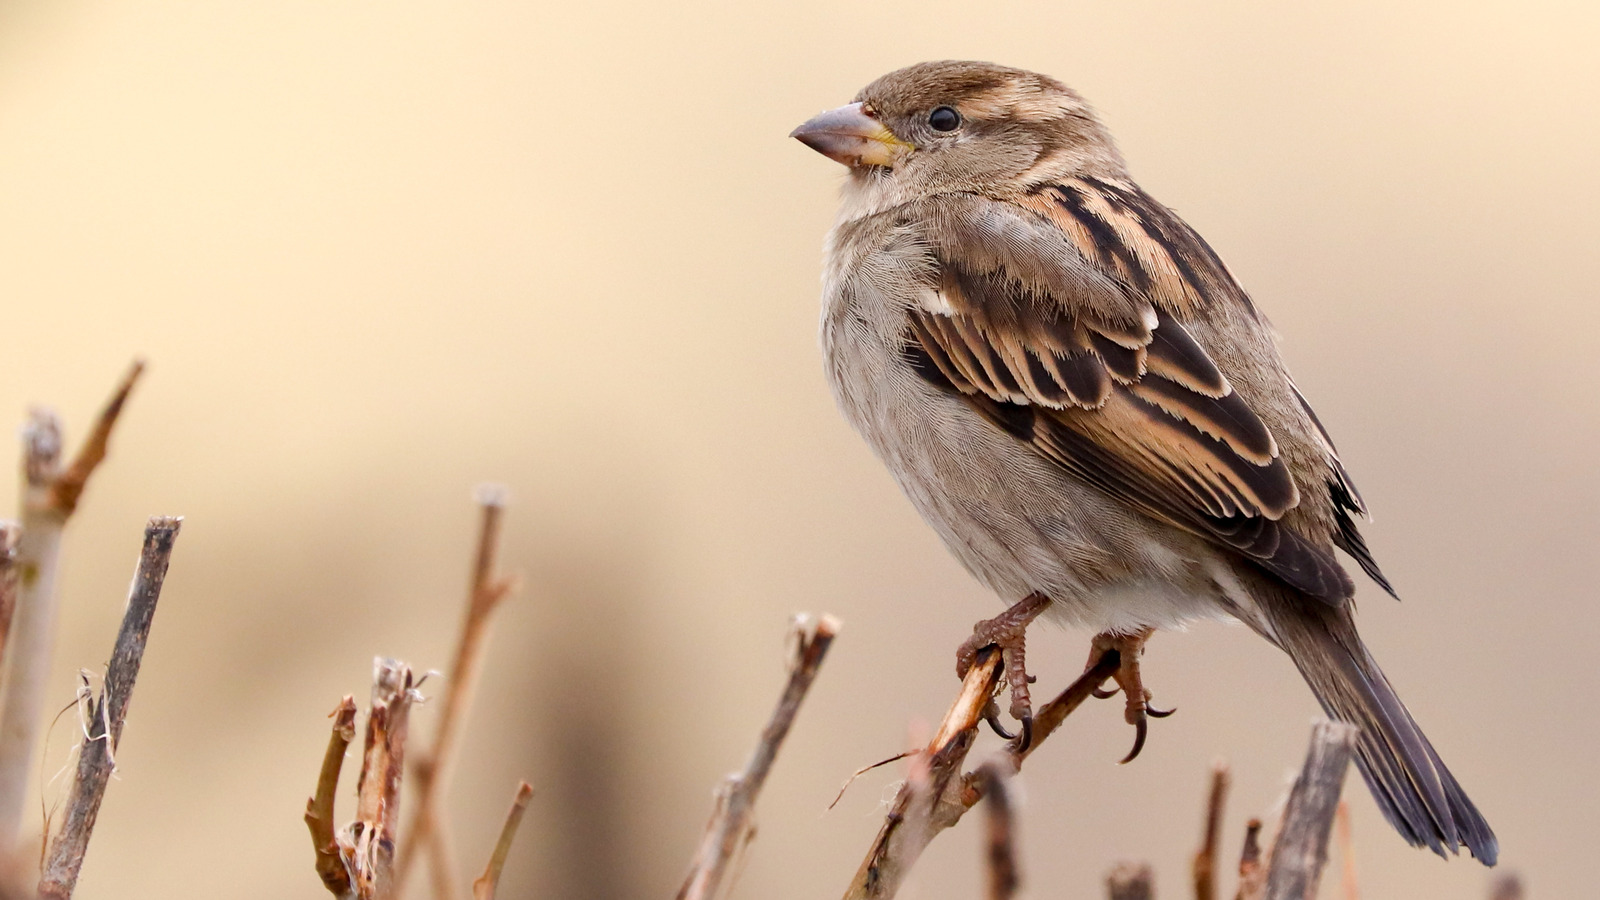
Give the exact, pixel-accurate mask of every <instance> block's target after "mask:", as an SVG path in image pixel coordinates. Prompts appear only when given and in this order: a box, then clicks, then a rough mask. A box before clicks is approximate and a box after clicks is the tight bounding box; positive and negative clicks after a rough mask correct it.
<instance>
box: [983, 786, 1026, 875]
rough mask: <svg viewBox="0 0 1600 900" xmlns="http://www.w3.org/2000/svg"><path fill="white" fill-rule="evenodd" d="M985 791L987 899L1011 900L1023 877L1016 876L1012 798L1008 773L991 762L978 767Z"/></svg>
mask: <svg viewBox="0 0 1600 900" xmlns="http://www.w3.org/2000/svg"><path fill="white" fill-rule="evenodd" d="M978 777H979V779H981V783H982V785H983V793H984V796H985V797H986V798H988V803H987V804H985V805H986V806H987V807H988V810H989V815H988V816H987V821H988V826H989V827H988V834H987V838H988V840H987V841H985V850H986V852H985V854H984V856H985V859H986V860H987V862H988V866H987V869H988V872H989V892H988V894H987V897H988V900H1010V898H1011V897H1012V896H1013V895H1014V894H1016V892H1017V886H1018V885H1019V884H1020V883H1021V879H1020V878H1019V877H1018V875H1017V850H1016V839H1015V835H1014V829H1013V828H1012V818H1011V798H1010V796H1009V795H1008V794H1007V792H1006V784H1005V781H1006V776H1005V775H1004V774H1003V773H1002V772H1001V771H1000V767H999V766H997V765H995V764H994V763H992V762H989V763H985V764H984V765H983V766H982V767H981V768H979V769H978Z"/></svg>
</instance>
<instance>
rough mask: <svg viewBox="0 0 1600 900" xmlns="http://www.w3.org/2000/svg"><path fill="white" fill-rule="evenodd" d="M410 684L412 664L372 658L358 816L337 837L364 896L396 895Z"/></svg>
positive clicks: (411, 696)
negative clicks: (395, 852) (396, 867)
mask: <svg viewBox="0 0 1600 900" xmlns="http://www.w3.org/2000/svg"><path fill="white" fill-rule="evenodd" d="M412 685H413V681H412V677H411V667H410V666H407V665H406V664H405V663H403V662H400V661H399V660H396V659H384V658H382V657H379V658H378V659H375V660H373V662H372V705H371V708H370V709H369V710H368V712H367V733H366V739H365V741H364V743H363V745H362V755H361V782H360V786H359V788H358V793H357V796H356V818H355V821H353V822H351V823H350V824H349V825H346V826H345V827H344V830H343V832H342V833H341V834H340V835H339V850H340V853H341V854H342V855H343V857H344V862H345V866H346V868H348V869H349V871H350V880H351V882H352V884H353V885H354V887H355V892H356V896H357V897H359V898H361V900H377V898H386V897H390V896H392V895H393V885H394V846H395V845H394V841H395V834H396V832H397V831H398V826H399V824H400V781H401V777H402V774H403V773H404V771H405V745H406V730H407V725H408V724H409V722H410V718H411V702H412V700H414V699H415V697H416V692H415V691H414V690H412Z"/></svg>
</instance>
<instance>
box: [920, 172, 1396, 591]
mask: <svg viewBox="0 0 1600 900" xmlns="http://www.w3.org/2000/svg"><path fill="white" fill-rule="evenodd" d="M962 202H963V203H964V204H965V206H961V205H959V204H958V209H957V211H956V212H954V213H953V212H950V211H946V213H945V218H944V219H943V220H941V222H942V225H943V226H944V228H943V230H942V231H941V235H942V236H939V235H935V236H930V237H929V238H928V239H927V240H926V243H927V244H928V246H929V248H930V255H931V256H932V257H933V258H934V261H935V262H936V264H937V272H938V274H937V276H936V282H937V283H936V285H935V286H934V287H933V289H934V290H935V291H936V292H937V298H936V300H937V302H933V301H931V300H930V302H926V303H924V304H921V305H919V306H916V307H913V308H912V309H910V310H909V312H908V315H909V317H910V322H909V324H908V327H907V332H906V335H907V338H906V340H907V345H908V348H910V350H911V353H912V355H914V356H915V357H916V359H917V360H919V361H922V360H925V361H926V362H925V364H920V363H919V369H918V370H919V371H922V372H923V373H924V374H925V375H926V376H927V377H929V379H930V380H937V381H938V383H940V384H941V386H942V387H945V388H946V389H948V390H951V391H954V392H957V393H959V394H961V395H962V396H964V397H966V398H967V400H968V402H970V403H971V404H972V405H973V407H974V408H976V409H977V410H978V411H979V412H980V413H982V414H983V415H984V416H986V417H987V418H989V419H990V421H992V422H994V423H995V425H997V426H998V427H1000V428H1003V429H1005V430H1006V431H1007V432H1009V433H1011V434H1013V435H1015V436H1016V437H1017V438H1018V439H1020V440H1023V441H1026V442H1028V443H1029V444H1030V445H1032V446H1033V447H1034V449H1035V450H1036V451H1037V452H1039V453H1040V454H1041V455H1043V456H1044V457H1045V458H1047V459H1050V460H1051V461H1053V462H1055V463H1056V464H1058V465H1060V466H1061V467H1062V468H1063V469H1065V470H1066V471H1068V472H1071V473H1072V474H1074V475H1075V476H1077V477H1079V478H1080V479H1082V480H1084V481H1086V482H1088V483H1090V484H1093V485H1095V486H1097V487H1099V488H1100V489H1102V490H1104V491H1106V492H1107V493H1110V494H1112V495H1114V496H1117V497H1120V498H1122V499H1123V500H1125V501H1127V502H1128V503H1129V504H1131V505H1132V506H1134V507H1135V508H1137V509H1139V510H1141V511H1143V512H1144V513H1145V514H1147V515H1150V516H1152V517H1154V518H1156V519H1158V520H1161V521H1164V522H1167V523H1169V524H1172V525H1174V526H1176V527H1179V528H1183V529H1186V530H1188V531H1190V532H1193V533H1195V534H1198V535H1201V536H1203V537H1206V538H1208V539H1210V540H1212V541H1213V542H1215V543H1217V544H1218V545H1220V546H1223V547H1226V548H1228V549H1230V550H1233V551H1235V552H1238V553H1239V554H1241V555H1242V556H1244V557H1246V558H1248V559H1250V560H1252V561H1254V562H1255V563H1256V564H1258V565H1259V566H1261V567H1262V568H1263V569H1265V570H1267V571H1268V572H1271V573H1273V574H1274V575H1276V576H1277V577H1278V578H1280V579H1282V580H1283V581H1284V582H1286V583H1287V584H1289V585H1291V586H1293V587H1295V588H1298V589H1300V590H1302V591H1305V592H1306V593H1308V594H1311V595H1312V596H1315V597H1318V598H1321V599H1323V600H1326V601H1328V602H1330V603H1341V602H1343V601H1344V600H1345V599H1346V598H1347V597H1349V596H1350V595H1351V593H1352V592H1353V590H1354V586H1353V585H1352V583H1351V582H1350V579H1349V576H1348V575H1346V574H1345V572H1344V570H1343V569H1342V568H1340V566H1339V565H1338V563H1337V561H1336V560H1335V559H1334V557H1333V552H1332V544H1331V543H1330V541H1329V538H1328V537H1326V536H1308V535H1306V534H1302V533H1300V532H1299V531H1297V530H1295V528H1293V527H1291V526H1290V525H1289V524H1287V523H1286V522H1285V521H1284V516H1285V514H1286V513H1288V512H1289V511H1290V510H1292V509H1294V508H1295V507H1296V506H1297V505H1298V504H1299V503H1300V499H1301V495H1300V486H1299V485H1297V484H1296V483H1295V480H1294V477H1293V476H1292V475H1291V473H1290V470H1289V467H1288V465H1287V464H1286V462H1285V460H1284V459H1282V458H1281V457H1280V452H1279V445H1278V441H1277V440H1276V439H1275V437H1274V435H1273V434H1272V431H1271V429H1270V428H1269V427H1268V425H1267V424H1266V423H1265V422H1264V421H1263V420H1262V418H1261V417H1260V416H1259V415H1258V414H1257V412H1256V411H1255V410H1253V409H1252V408H1251V406H1250V404H1249V403H1248V402H1246V400H1245V399H1244V398H1243V397H1241V396H1240V395H1239V394H1238V393H1237V392H1236V391H1235V390H1234V387H1233V386H1232V385H1231V384H1230V383H1229V380H1228V379H1227V378H1226V377H1225V376H1224V375H1223V373H1222V370H1221V368H1220V367H1219V366H1218V365H1217V364H1216V362H1215V360H1213V359H1212V357H1211V355H1210V354H1209V353H1208V352H1207V351H1206V350H1205V348H1204V347H1203V346H1202V345H1201V344H1200V342H1199V341H1197V340H1196V339H1195V336H1194V335H1193V334H1192V333H1190V331H1189V329H1187V328H1185V327H1184V323H1183V321H1181V320H1182V319H1183V318H1184V317H1185V316H1186V315H1192V314H1194V313H1195V311H1196V310H1199V309H1203V308H1204V307H1205V306H1206V305H1207V304H1210V303H1216V302H1225V301H1233V300H1238V299H1242V298H1243V292H1242V291H1238V289H1237V286H1236V284H1235V283H1234V282H1233V281H1232V279H1231V276H1229V275H1227V273H1226V270H1225V269H1222V268H1220V267H1221V261H1220V260H1217V259H1216V257H1215V254H1214V253H1211V251H1210V248H1209V247H1205V248H1204V250H1203V251H1202V250H1201V249H1199V248H1200V246H1201V245H1203V243H1204V242H1203V241H1200V240H1199V238H1198V236H1194V235H1193V232H1192V231H1189V230H1188V228H1187V226H1183V224H1182V222H1181V221H1179V220H1178V219H1177V217H1176V216H1173V215H1172V214H1171V213H1170V212H1169V211H1166V210H1165V208H1164V207H1160V206H1159V204H1155V203H1154V201H1150V200H1149V199H1148V198H1147V197H1144V195H1143V194H1142V193H1138V192H1137V189H1135V188H1131V187H1129V186H1122V185H1113V184H1108V183H1100V182H1094V181H1092V180H1089V179H1075V180H1073V181H1072V182H1070V183H1067V184H1063V185H1057V186H1052V187H1050V188H1047V189H1045V190H1042V191H1040V192H1038V193H1036V194H1034V195H1030V197H1029V198H1026V199H1025V201H1024V202H1021V203H1019V204H1016V205H1011V204H999V203H994V202H991V203H989V204H988V205H987V206H985V205H982V204H978V203H977V202H976V201H972V200H964V201H962ZM993 207H1005V208H1004V209H995V208H993ZM1018 207H1022V208H1020V209H1019V208H1018ZM961 210H965V213H964V214H965V215H966V216H967V219H965V220H964V219H962V218H961V215H958V214H957V213H960V212H961ZM1029 211H1031V212H1032V213H1035V214H1037V218H1036V219H1033V220H1030V219H1029V218H1028V216H1029ZM1041 231H1043V232H1046V235H1045V236H1044V237H1041ZM1052 231H1053V233H1054V234H1055V235H1056V238H1055V242H1054V243H1052V242H1051V241H1050V240H1048V232H1052ZM952 234H954V235H959V236H961V237H959V238H952V237H951V235H952ZM1063 238H1064V240H1063ZM969 241H977V242H978V243H979V244H981V245H982V246H979V247H977V248H976V249H974V248H971V247H968V246H967V245H966V242H969ZM995 241H998V242H999V245H998V246H996V245H994V243H993V242H995ZM957 244H959V245H961V246H960V252H957V246H956V245H957ZM1062 245H1066V246H1067V247H1069V248H1075V252H1076V254H1077V257H1078V261H1077V262H1074V261H1073V260H1072V259H1070V258H1065V257H1060V256H1059V255H1056V254H1058V251H1059V248H1060V247H1061V246H1062ZM1030 248H1034V249H1032V250H1030ZM1030 253H1045V254H1049V255H1050V258H1048V259H1042V260H1041V259H1033V258H1031V257H1030V255H1029V254H1030ZM1085 262H1087V263H1088V266H1089V268H1088V269H1087V270H1086V269H1085V267H1084V266H1083V263H1085ZM1047 271H1051V272H1057V273H1060V277H1059V278H1052V277H1049V276H1046V277H1041V275H1043V274H1044V273H1046V272H1047ZM1097 273H1098V274H1097ZM1108 285H1109V286H1110V289H1114V290H1115V291H1116V292H1117V294H1116V296H1115V297H1114V298H1113V299H1111V300H1108V301H1106V302H1103V303H1102V302H1097V300H1098V298H1097V297H1095V296H1089V295H1085V292H1088V293H1089V294H1091V295H1092V294H1093V292H1096V291H1104V290H1107V289H1108V288H1107V286H1108ZM1219 285H1225V286H1226V287H1227V288H1228V289H1229V290H1231V291H1235V292H1237V297H1234V296H1232V295H1224V294H1223V293H1219V291H1221V288H1219ZM1243 302H1245V303H1248V300H1244V301H1243ZM1252 314H1253V312H1252ZM1330 446H1331V444H1330ZM1334 459H1335V460H1336V459H1337V457H1336V456H1335V457H1334ZM1346 484H1347V480H1345V479H1344V476H1343V470H1342V467H1341V468H1338V469H1337V473H1336V485H1338V486H1342V485H1346ZM1346 494H1347V495H1348V496H1349V497H1351V498H1356V495H1355V493H1354V488H1353V486H1352V487H1348V489H1347V490H1346ZM1351 502H1352V503H1353V504H1356V506H1355V508H1357V509H1359V508H1360V507H1359V500H1358V499H1352V500H1351ZM1352 533H1353V526H1352ZM1332 540H1333V542H1337V543H1339V544H1340V546H1344V547H1345V548H1346V549H1350V547H1351V546H1355V547H1357V548H1358V549H1361V550H1363V551H1364V549H1365V545H1364V544H1360V543H1359V534H1356V535H1355V537H1354V538H1351V537H1349V536H1348V535H1336V536H1334V537H1333V538H1332ZM1357 558H1358V560H1359V559H1362V558H1363V557H1362V556H1361V555H1357ZM1367 558H1370V557H1367ZM1365 565H1366V563H1365V562H1363V566H1364V567H1365ZM1369 571H1372V570H1370V569H1369Z"/></svg>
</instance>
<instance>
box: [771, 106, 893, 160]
mask: <svg viewBox="0 0 1600 900" xmlns="http://www.w3.org/2000/svg"><path fill="white" fill-rule="evenodd" d="M789 137H792V138H794V139H795V140H797V141H799V142H800V143H802V144H805V145H806V146H807V147H810V148H811V149H813V150H815V151H817V152H818V153H821V154H822V155H823V156H826V157H827V158H829V159H831V160H833V161H834V162H839V163H844V164H845V165H847V166H850V167H852V168H854V167H856V166H893V165H894V164H895V163H896V162H897V161H898V160H899V159H900V158H901V157H903V156H904V155H905V154H906V152H908V151H909V150H911V145H910V144H908V143H906V142H905V141H902V140H900V139H899V138H897V137H895V136H894V133H893V132H891V131H890V130H889V129H887V128H885V127H884V126H883V123H882V122H879V121H878V120H877V119H875V118H873V117H872V115H871V114H870V113H868V112H867V111H866V110H865V109H863V108H862V106H861V104H859V103H851V104H849V105H848V106H841V107H839V108H838V109H830V110H828V111H827V112H825V113H822V114H821V115H819V116H816V117H815V118H813V119H811V120H810V121H808V122H806V123H805V124H804V125H801V126H800V127H799V128H796V129H795V130H793V131H791V132H789Z"/></svg>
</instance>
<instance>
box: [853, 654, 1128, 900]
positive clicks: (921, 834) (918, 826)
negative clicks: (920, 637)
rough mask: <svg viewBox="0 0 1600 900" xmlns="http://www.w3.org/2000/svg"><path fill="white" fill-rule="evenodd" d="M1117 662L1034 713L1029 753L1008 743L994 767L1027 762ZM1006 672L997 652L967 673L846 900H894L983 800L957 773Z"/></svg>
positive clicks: (1110, 659)
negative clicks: (939, 838)
mask: <svg viewBox="0 0 1600 900" xmlns="http://www.w3.org/2000/svg"><path fill="white" fill-rule="evenodd" d="M1120 664H1121V660H1120V657H1119V656H1118V654H1117V653H1116V652H1114V651H1113V652H1109V653H1106V654H1104V655H1102V656H1101V657H1100V660H1099V661H1098V662H1097V663H1096V664H1095V665H1094V667H1093V668H1091V669H1089V670H1088V671H1086V672H1084V673H1083V674H1082V675H1080V676H1078V679H1077V680H1076V681H1074V682H1072V684H1070V685H1068V686H1067V689H1066V690H1064V691H1062V692H1061V693H1060V694H1059V695H1058V696H1057V697H1056V698H1055V699H1053V700H1051V701H1050V702H1049V703H1046V704H1045V705H1044V706H1043V707H1041V708H1040V709H1039V710H1038V712H1037V713H1035V715H1034V719H1033V742H1032V743H1031V744H1029V745H1028V747H1027V749H1026V750H1022V751H1018V750H1017V747H1016V744H1014V743H1013V744H1008V745H1007V746H1006V749H1005V750H1004V751H1002V752H1001V754H1000V757H999V760H997V762H998V763H1000V764H1002V765H1004V767H1005V770H1006V771H1007V772H1008V773H1015V772H1017V771H1018V769H1020V768H1021V766H1022V762H1023V760H1025V759H1027V758H1028V756H1029V755H1030V754H1032V753H1033V751H1034V750H1037V749H1038V748H1039V745H1041V744H1043V743H1044V741H1045V740H1046V739H1047V738H1049V737H1050V735H1051V734H1053V733H1054V732H1055V730H1056V729H1057V728H1059V727H1061V723H1062V722H1064V721H1066V718H1067V716H1069V715H1071V714H1072V711H1073V710H1075V709H1077V708H1078V707H1079V706H1081V705H1082V704H1083V701H1085V700H1087V699H1088V698H1089V697H1090V696H1091V695H1092V693H1093V691H1094V689H1095V688H1097V687H1099V686H1100V685H1101V684H1104V683H1105V681H1106V679H1108V678H1110V677H1111V676H1112V674H1113V673H1115V672H1116V671H1117V667H1118V666H1119V665H1120ZM1002 668H1003V667H1002V666H1001V661H1000V654H998V653H995V652H992V651H991V652H989V653H987V654H986V655H984V656H982V657H981V658H980V659H979V660H978V661H977V663H975V664H974V665H973V666H972V668H971V669H970V670H968V672H967V677H966V679H965V680H964V681H963V682H962V683H961V693H960V694H959V695H957V697H956V702H955V703H954V704H952V705H951V707H950V711H949V712H947V713H945V717H944V720H943V721H942V722H941V723H940V724H939V732H938V734H936V735H935V736H934V738H933V741H932V742H931V743H930V744H928V748H927V750H925V751H924V752H923V754H922V755H921V756H920V757H919V758H918V759H919V761H918V764H917V766H916V767H914V768H913V771H914V772H915V771H918V770H919V769H920V770H921V771H923V772H925V773H926V775H925V777H916V778H908V779H907V780H906V783H905V784H904V785H902V786H901V788H900V791H899V792H898V793H897V794H896V795H895V798H894V801H893V802H892V803H891V804H890V806H889V814H888V815H887V816H886V817H885V818H884V823H883V826H882V827H881V828H879V829H878V835H877V837H876V838H874V839H873V842H872V847H871V848H870V849H869V850H868V851H867V855H866V858H865V859H863V860H862V861H861V866H860V868H858V869H857V870H856V875H855V878H854V879H852V880H851V882H850V887H849V888H847V889H846V890H845V893H844V898H845V900H878V898H888V897H893V896H894V895H895V893H896V892H897V891H899V890H900V885H901V884H902V883H903V882H904V880H905V877H906V875H907V874H908V873H909V872H910V871H911V867H912V866H913V865H915V864H916V861H917V859H918V857H920V856H921V855H922V851H923V850H924V849H926V848H927V846H928V844H929V843H931V842H932V841H933V839H934V837H935V836H936V835H937V834H938V833H939V832H941V831H943V830H945V829H946V828H950V827H952V826H953V825H955V824H956V823H957V822H959V821H960V820H961V816H962V815H964V814H965V813H966V811H967V810H968V809H971V808H972V806H973V804H975V803H977V802H978V801H979V800H981V799H983V793H984V791H983V785H982V784H981V783H980V782H979V781H978V780H977V779H976V777H975V776H971V775H968V776H961V777H958V776H959V773H960V772H961V765H962V763H963V762H964V761H965V760H966V757H967V753H968V751H969V750H971V749H972V743H973V741H974V740H976V738H977V726H978V723H979V722H980V721H982V719H983V710H984V707H985V706H987V705H988V703H989V700H990V699H991V698H992V697H993V696H994V693H995V691H996V690H997V689H998V687H999V685H1000V676H1001V669H1002Z"/></svg>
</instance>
